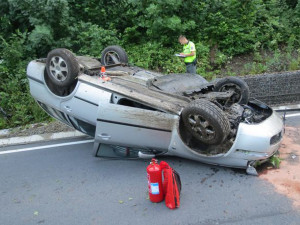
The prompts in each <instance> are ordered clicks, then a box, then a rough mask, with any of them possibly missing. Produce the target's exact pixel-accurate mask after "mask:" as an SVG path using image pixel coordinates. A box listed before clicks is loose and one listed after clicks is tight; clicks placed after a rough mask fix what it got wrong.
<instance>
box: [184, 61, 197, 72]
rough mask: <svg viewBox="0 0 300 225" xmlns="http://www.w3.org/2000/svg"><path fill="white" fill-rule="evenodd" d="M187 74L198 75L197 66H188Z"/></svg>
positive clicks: (190, 64) (191, 64)
mask: <svg viewBox="0 0 300 225" xmlns="http://www.w3.org/2000/svg"><path fill="white" fill-rule="evenodd" d="M186 72H187V73H196V65H194V64H193V63H189V64H186Z"/></svg>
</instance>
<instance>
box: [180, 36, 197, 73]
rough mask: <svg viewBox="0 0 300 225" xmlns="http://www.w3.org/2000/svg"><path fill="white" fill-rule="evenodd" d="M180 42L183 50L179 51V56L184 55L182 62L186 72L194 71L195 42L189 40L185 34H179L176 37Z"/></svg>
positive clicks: (195, 61)
mask: <svg viewBox="0 0 300 225" xmlns="http://www.w3.org/2000/svg"><path fill="white" fill-rule="evenodd" d="M178 41H179V43H180V44H182V45H183V52H182V53H180V56H181V57H184V63H185V65H186V72H187V73H196V64H197V58H196V48H195V44H194V43H193V42H191V41H189V40H188V39H187V38H186V37H185V36H183V35H180V36H179V38H178Z"/></svg>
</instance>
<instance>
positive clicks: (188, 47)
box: [183, 41, 196, 63]
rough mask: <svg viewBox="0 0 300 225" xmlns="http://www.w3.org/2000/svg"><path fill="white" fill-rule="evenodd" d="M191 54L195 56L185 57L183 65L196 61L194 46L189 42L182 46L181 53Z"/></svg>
mask: <svg viewBox="0 0 300 225" xmlns="http://www.w3.org/2000/svg"><path fill="white" fill-rule="evenodd" d="M191 52H195V55H193V56H187V57H185V58H184V62H185V63H191V62H193V61H194V60H195V59H196V48H195V44H194V43H193V42H191V41H189V42H188V43H187V44H186V45H184V46H183V53H184V54H190V53H191Z"/></svg>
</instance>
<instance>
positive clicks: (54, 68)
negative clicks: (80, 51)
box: [46, 48, 80, 87]
mask: <svg viewBox="0 0 300 225" xmlns="http://www.w3.org/2000/svg"><path fill="white" fill-rule="evenodd" d="M46 70H47V74H48V76H49V78H50V80H51V81H52V83H53V84H55V85H57V86H59V87H69V86H70V85H72V84H73V83H74V82H75V81H76V80H77V77H78V74H79V71H80V68H79V63H78V61H77V59H76V57H75V55H74V54H73V53H72V52H71V51H69V50H68V49H64V48H57V49H54V50H52V51H51V52H49V53H48V56H47V60H46Z"/></svg>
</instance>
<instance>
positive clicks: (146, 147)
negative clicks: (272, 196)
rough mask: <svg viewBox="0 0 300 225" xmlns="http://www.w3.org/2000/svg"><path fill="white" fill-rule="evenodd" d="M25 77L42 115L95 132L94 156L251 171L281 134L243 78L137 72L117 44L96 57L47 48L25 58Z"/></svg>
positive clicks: (273, 148) (273, 117)
mask: <svg viewBox="0 0 300 225" xmlns="http://www.w3.org/2000/svg"><path fill="white" fill-rule="evenodd" d="M103 66H105V68H106V72H105V76H107V77H109V79H103V74H101V72H100V71H101V67H103ZM27 76H28V79H29V84H30V92H31V95H32V96H33V97H34V98H35V99H36V101H37V103H38V104H39V105H40V106H41V107H42V108H43V109H44V110H45V111H46V112H47V113H48V114H50V115H51V116H53V117H54V118H56V119H58V120H60V121H62V122H64V123H66V124H68V125H69V126H72V127H74V128H75V129H77V130H79V131H81V132H83V133H86V134H88V135H90V136H92V137H94V138H95V143H94V152H95V155H96V156H106V157H128V158H135V157H140V158H148V157H149V158H150V157H154V156H159V155H174V156H179V157H184V158H188V159H192V160H198V161H201V162H204V163H209V164H215V165H222V166H228V167H238V168H246V169H247V172H248V173H251V174H255V172H256V171H255V169H254V168H253V165H254V163H255V162H257V161H264V160H265V159H267V158H269V157H271V156H272V155H273V154H274V153H275V152H276V151H277V150H278V148H279V145H280V142H281V139H282V132H283V122H282V119H281V118H280V117H279V116H278V115H277V114H276V112H274V111H273V110H272V109H271V108H270V107H268V106H267V105H265V104H264V103H262V102H260V101H258V100H255V99H249V88H248V86H247V84H246V83H245V82H244V81H243V80H241V79H239V78H234V77H229V78H223V79H218V80H215V81H213V82H208V81H206V80H205V79H204V78H202V77H201V76H200V75H197V74H169V75H163V74H160V73H156V72H152V71H148V70H144V69H142V68H139V67H136V66H131V65H129V64H128V57H127V54H126V52H125V51H124V50H123V49H122V48H121V47H119V46H109V47H107V48H106V49H104V50H103V52H102V57H101V59H96V58H92V57H85V56H75V55H74V54H73V53H72V52H71V51H69V50H67V49H54V50H52V51H51V52H50V53H49V54H48V56H47V58H46V59H37V60H33V61H31V62H30V63H29V65H28V67H27Z"/></svg>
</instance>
